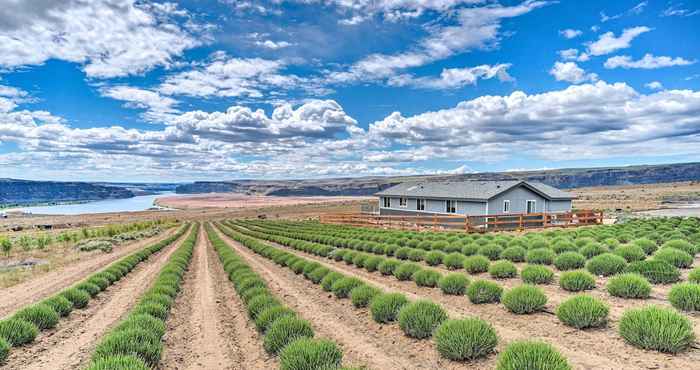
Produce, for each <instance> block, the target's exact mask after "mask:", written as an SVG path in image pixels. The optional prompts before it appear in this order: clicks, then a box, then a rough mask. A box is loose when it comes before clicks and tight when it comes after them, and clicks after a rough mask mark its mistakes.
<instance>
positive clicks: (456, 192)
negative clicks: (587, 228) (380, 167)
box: [375, 180, 575, 201]
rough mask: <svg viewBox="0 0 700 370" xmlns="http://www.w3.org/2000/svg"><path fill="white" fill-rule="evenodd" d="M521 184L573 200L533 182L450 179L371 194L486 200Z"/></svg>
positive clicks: (552, 197)
mask: <svg viewBox="0 0 700 370" xmlns="http://www.w3.org/2000/svg"><path fill="white" fill-rule="evenodd" d="M519 185H523V186H525V187H528V188H530V189H531V190H533V191H534V192H536V193H539V194H540V195H542V196H543V197H545V198H547V199H550V200H552V199H555V200H556V199H573V198H575V196H574V195H573V194H571V193H567V192H565V191H562V190H559V189H557V188H554V187H551V186H549V185H545V184H543V183H541V182H534V181H518V180H508V181H451V182H430V181H420V182H404V183H401V184H398V185H395V186H392V187H390V188H388V189H385V190H382V191H380V192H378V193H376V194H375V195H379V196H382V195H383V196H401V197H417V198H449V199H466V200H475V201H487V200H489V199H491V198H493V197H495V196H496V195H498V194H501V193H503V192H505V191H506V190H508V189H511V188H513V187H516V186H519Z"/></svg>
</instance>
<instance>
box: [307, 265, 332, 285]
mask: <svg viewBox="0 0 700 370" xmlns="http://www.w3.org/2000/svg"><path fill="white" fill-rule="evenodd" d="M329 272H331V270H329V269H328V268H326V267H319V268H316V269H314V270H313V271H312V272H310V273H309V280H311V282H312V283H314V284H320V283H321V280H323V278H324V277H326V275H328V273H329Z"/></svg>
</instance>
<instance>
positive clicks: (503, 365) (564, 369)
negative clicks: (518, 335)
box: [496, 341, 571, 370]
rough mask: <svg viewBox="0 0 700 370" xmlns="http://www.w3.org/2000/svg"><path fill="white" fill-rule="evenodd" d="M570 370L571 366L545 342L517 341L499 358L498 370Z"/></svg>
mask: <svg viewBox="0 0 700 370" xmlns="http://www.w3.org/2000/svg"><path fill="white" fill-rule="evenodd" d="M525 369H527V370H570V369H571V365H569V363H568V362H567V361H566V358H564V356H562V355H561V354H560V353H559V352H558V351H557V350H556V349H554V348H553V347H552V346H550V345H549V344H547V343H544V342H536V341H516V342H512V343H510V344H509V345H508V346H507V347H506V349H505V350H504V351H503V352H501V354H500V355H499V356H498V363H497V364H496V370H525Z"/></svg>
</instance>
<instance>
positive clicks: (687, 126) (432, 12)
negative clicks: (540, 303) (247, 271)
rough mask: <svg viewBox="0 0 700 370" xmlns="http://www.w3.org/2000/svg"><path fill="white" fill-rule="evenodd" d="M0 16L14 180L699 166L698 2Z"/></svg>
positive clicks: (123, 6) (309, 2)
mask: <svg viewBox="0 0 700 370" xmlns="http://www.w3.org/2000/svg"><path fill="white" fill-rule="evenodd" d="M0 5H2V6H0V177H15V178H26V179H37V180H40V179H45V180H48V179H51V180H85V181H93V180H98V181H104V180H107V181H191V180H221V179H238V178H314V177H339V176H363V175H409V174H428V173H464V172H475V171H476V172H481V171H507V170H516V169H543V168H561V167H584V166H609V165H630V164H653V163H669V162H687V161H698V160H700V150H698V148H699V147H700V146H699V145H700V136H699V134H700V91H699V88H698V86H699V85H700V63H698V60H700V48H698V46H697V45H700V36H699V35H700V33H699V32H697V30H698V29H700V3H698V2H697V1H689V0H685V1H667V0H664V1H653V0H649V1H616V2H610V1H586V2H580V1H566V0H562V1H546V0H541V1H536V0H526V1H516V0H510V1H507V0H502V1H495V0H239V1H232V0H229V1H224V0H221V1H213V0H212V1H181V2H146V1H132V0H104V1H84V0H80V1H79V0H72V1H63V2H55V1H49V0H35V1H16V0H6V1H2V0H0Z"/></svg>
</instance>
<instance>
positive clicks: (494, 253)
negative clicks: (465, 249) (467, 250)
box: [478, 243, 503, 261]
mask: <svg viewBox="0 0 700 370" xmlns="http://www.w3.org/2000/svg"><path fill="white" fill-rule="evenodd" d="M501 252H503V247H501V246H500V245H498V244H494V243H491V244H486V245H484V246H482V247H481V248H479V252H478V254H480V255H482V256H484V257H486V258H488V259H490V260H491V261H495V260H497V259H498V258H499V257H500V256H501Z"/></svg>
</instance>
